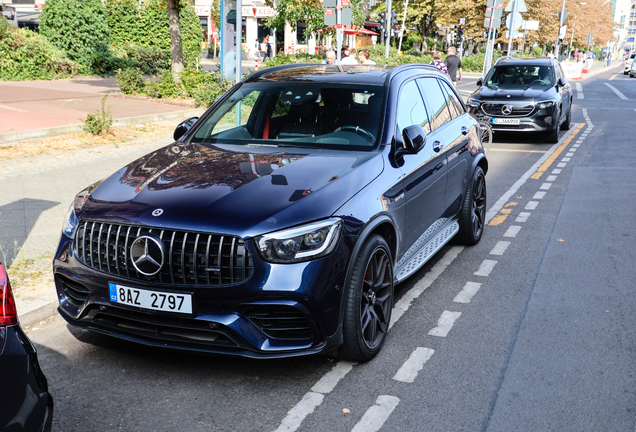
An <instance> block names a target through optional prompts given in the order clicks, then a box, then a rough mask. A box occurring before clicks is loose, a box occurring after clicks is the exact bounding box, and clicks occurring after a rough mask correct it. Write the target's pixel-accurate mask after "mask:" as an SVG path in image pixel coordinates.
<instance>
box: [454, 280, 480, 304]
mask: <svg viewBox="0 0 636 432" xmlns="http://www.w3.org/2000/svg"><path fill="white" fill-rule="evenodd" d="M479 288H481V283H478V282H466V285H464V288H463V289H462V290H461V291H460V292H459V293H458V294H457V295H456V296H455V298H454V299H453V302H455V303H466V304H467V303H470V301H471V300H472V299H473V296H474V295H475V294H477V291H479Z"/></svg>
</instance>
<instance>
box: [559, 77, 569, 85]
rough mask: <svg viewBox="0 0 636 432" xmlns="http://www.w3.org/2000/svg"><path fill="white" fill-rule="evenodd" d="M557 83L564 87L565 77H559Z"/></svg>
mask: <svg viewBox="0 0 636 432" xmlns="http://www.w3.org/2000/svg"><path fill="white" fill-rule="evenodd" d="M558 83H559V85H560V86H561V87H565V85H566V84H567V81H566V80H565V78H563V77H561V78H559V81H558Z"/></svg>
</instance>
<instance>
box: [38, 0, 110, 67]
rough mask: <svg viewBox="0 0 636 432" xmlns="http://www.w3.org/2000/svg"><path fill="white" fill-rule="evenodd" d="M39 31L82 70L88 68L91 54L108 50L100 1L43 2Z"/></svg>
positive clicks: (102, 7) (90, 62)
mask: <svg viewBox="0 0 636 432" xmlns="http://www.w3.org/2000/svg"><path fill="white" fill-rule="evenodd" d="M39 31H40V34H41V35H42V36H44V37H45V38H47V39H48V40H49V41H51V42H52V43H53V44H54V45H55V46H56V47H58V48H59V49H60V50H62V51H63V52H65V53H66V55H67V56H68V57H69V58H70V59H71V60H73V61H75V62H77V63H79V64H80V65H82V66H84V68H85V69H88V68H90V66H91V64H92V61H93V60H92V57H91V56H92V55H93V54H94V53H97V52H100V51H108V45H109V32H108V24H107V22H106V8H105V7H104V5H103V4H102V2H101V0H47V2H46V7H45V8H44V9H43V10H42V13H41V14H40V28H39Z"/></svg>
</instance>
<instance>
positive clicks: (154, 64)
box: [125, 44, 170, 75]
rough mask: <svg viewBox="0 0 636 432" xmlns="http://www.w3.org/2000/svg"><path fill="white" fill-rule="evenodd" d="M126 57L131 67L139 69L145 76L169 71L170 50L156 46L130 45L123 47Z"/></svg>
mask: <svg viewBox="0 0 636 432" xmlns="http://www.w3.org/2000/svg"><path fill="white" fill-rule="evenodd" d="M125 50H126V57H127V58H128V59H130V62H131V65H132V66H133V67H138V68H140V69H141V70H142V71H143V73H145V74H146V75H153V74H157V73H159V72H162V71H165V70H168V69H170V50H162V49H160V48H158V47H156V46H140V45H135V44H130V45H127V46H126V47H125Z"/></svg>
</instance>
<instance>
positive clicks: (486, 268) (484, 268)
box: [473, 260, 497, 276]
mask: <svg viewBox="0 0 636 432" xmlns="http://www.w3.org/2000/svg"><path fill="white" fill-rule="evenodd" d="M495 264H497V261H493V260H483V261H482V263H481V264H480V265H479V269H478V270H477V271H476V272H475V273H473V274H474V275H475V276H490V272H491V271H492V269H494V268H495Z"/></svg>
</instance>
